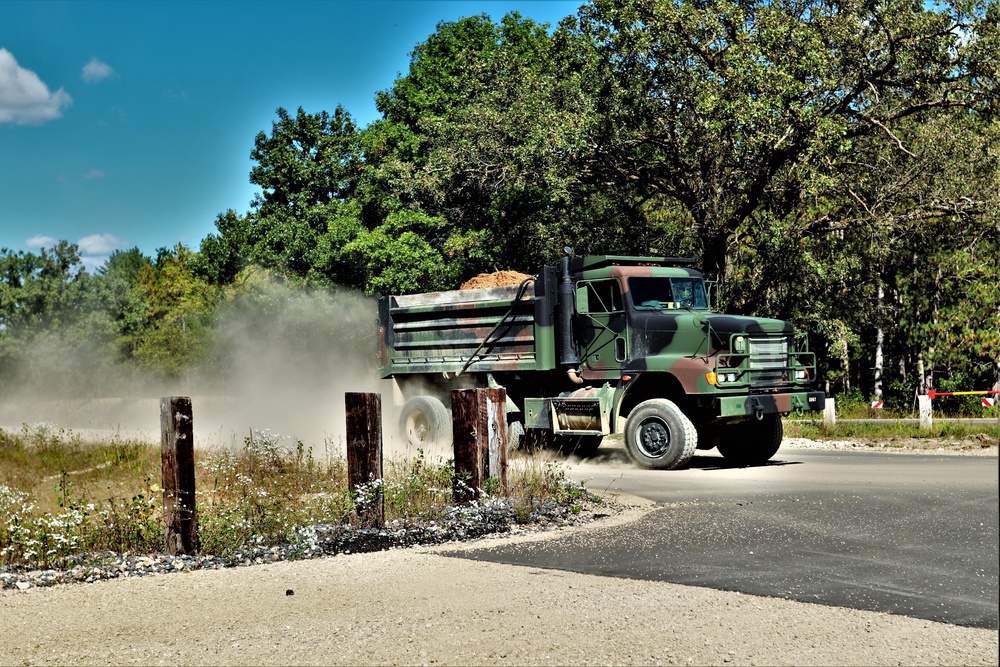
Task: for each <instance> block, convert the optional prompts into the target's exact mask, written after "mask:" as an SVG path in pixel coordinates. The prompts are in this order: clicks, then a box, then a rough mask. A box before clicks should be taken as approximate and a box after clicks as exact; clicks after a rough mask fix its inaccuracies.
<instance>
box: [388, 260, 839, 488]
mask: <svg viewBox="0 0 1000 667" xmlns="http://www.w3.org/2000/svg"><path fill="white" fill-rule="evenodd" d="M693 264H694V261H693V260H689V259H679V258H664V257H659V258H657V257H625V256H594V257H565V258H563V259H562V260H561V261H560V262H558V263H557V264H555V265H552V266H545V267H542V268H541V270H540V271H539V272H538V274H536V275H535V276H531V277H528V278H526V279H525V280H524V281H523V282H522V283H521V284H520V285H516V286H510V287H495V288H481V289H469V290H455V291H446V292H431V293H424V294H410V295H400V296H386V297H382V298H381V299H379V358H380V366H381V374H382V377H383V378H391V379H392V380H393V383H394V388H395V394H396V396H395V398H396V400H397V401H399V402H403V409H402V413H401V416H400V430H401V432H402V435H403V437H404V438H405V439H406V440H407V441H408V442H409V443H410V444H412V445H414V446H417V447H422V446H425V445H427V444H429V443H430V442H432V441H437V440H441V439H447V438H448V437H450V433H451V422H450V418H449V406H448V405H447V401H448V400H449V397H450V392H451V390H452V389H459V388H470V387H487V386H492V387H496V386H502V387H504V388H505V389H506V391H507V396H508V401H507V420H508V440H509V441H510V442H511V443H513V444H515V445H516V443H518V442H522V441H525V440H531V441H534V442H542V443H546V444H549V445H552V446H556V447H559V448H560V449H562V450H563V451H566V452H575V453H577V454H579V455H581V456H587V455H591V454H593V452H594V451H596V449H597V448H598V447H599V445H600V443H601V441H602V439H603V438H604V437H605V436H607V435H610V434H612V433H622V434H623V435H624V442H625V447H626V450H627V451H628V454H629V456H630V457H631V459H632V460H633V461H634V462H635V463H636V464H638V465H640V466H643V467H647V468H665V469H667V468H676V467H679V466H683V465H684V464H686V463H687V462H688V461H689V460H690V459H691V457H692V456H693V455H694V452H695V450H696V449H711V448H713V447H717V448H718V449H719V451H720V453H722V455H723V456H725V457H726V458H727V459H730V460H732V461H734V462H737V463H739V464H755V463H761V462H764V461H767V460H768V459H770V458H771V457H772V456H774V454H775V453H776V452H777V450H778V447H779V446H780V443H781V436H782V426H781V419H780V416H781V415H783V414H788V413H790V412H798V413H803V412H807V411H814V410H822V409H823V405H824V394H823V393H822V392H820V391H816V390H814V389H813V388H814V387H815V386H816V359H815V355H813V354H812V353H811V352H809V350H808V344H807V341H806V338H805V336H804V335H796V333H795V331H794V329H793V327H792V325H791V324H790V323H789V322H786V321H783V320H777V319H768V318H759V317H744V316H736V315H725V314H719V313H714V312H712V311H711V309H710V305H709V299H708V294H707V291H706V289H705V282H704V279H703V277H702V275H701V273H699V272H698V271H697V270H695V269H694V268H692V267H693Z"/></svg>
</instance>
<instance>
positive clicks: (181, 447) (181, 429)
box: [160, 396, 198, 556]
mask: <svg viewBox="0 0 1000 667" xmlns="http://www.w3.org/2000/svg"><path fill="white" fill-rule="evenodd" d="M160 433H161V440H160V443H161V446H160V452H161V456H162V459H163V473H162V474H163V479H162V484H163V528H164V530H163V550H164V551H166V552H167V553H168V554H170V555H172V556H185V555H187V556H193V555H194V554H196V553H198V515H197V512H196V509H195V495H194V422H193V421H192V414H191V399H190V398H188V397H186V396H167V397H164V398H161V399H160Z"/></svg>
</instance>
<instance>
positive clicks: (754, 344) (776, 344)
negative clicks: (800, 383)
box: [750, 336, 788, 384]
mask: <svg viewBox="0 0 1000 667" xmlns="http://www.w3.org/2000/svg"><path fill="white" fill-rule="evenodd" d="M787 368H788V339H787V338H769V337H763V336H758V337H754V336H751V337H750V378H751V381H752V382H753V383H754V384H758V383H765V384H766V383H770V384H777V383H779V382H782V381H783V380H785V379H786V378H785V377H784V374H785V370H786V369H787Z"/></svg>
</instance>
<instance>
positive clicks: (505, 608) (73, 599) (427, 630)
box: [0, 498, 998, 665]
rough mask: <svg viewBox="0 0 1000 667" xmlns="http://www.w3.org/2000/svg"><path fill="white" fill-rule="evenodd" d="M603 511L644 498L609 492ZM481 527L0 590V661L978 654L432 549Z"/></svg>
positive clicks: (929, 661) (782, 608)
mask: <svg viewBox="0 0 1000 667" xmlns="http://www.w3.org/2000/svg"><path fill="white" fill-rule="evenodd" d="M618 501H619V502H620V503H621V504H622V508H623V510H622V511H621V512H620V513H618V514H617V515H615V516H613V517H611V518H609V519H607V520H605V521H604V522H603V523H602V524H601V525H607V524H608V523H609V522H617V523H627V522H630V521H633V520H635V519H636V518H638V517H640V516H642V515H643V514H644V513H645V512H646V511H648V510H649V509H650V508H651V504H650V503H648V502H646V501H642V500H639V499H632V498H619V499H618ZM582 530H588V526H575V527H571V528H567V529H565V530H562V531H556V532H554V533H550V534H534V535H532V534H524V535H519V536H514V537H506V538H501V537H494V538H486V539H484V540H478V541H476V542H475V543H467V544H456V543H451V544H448V545H445V546H442V547H430V548H428V547H416V548H412V549H397V550H390V551H383V552H377V553H368V554H354V555H341V556H335V557H328V558H321V559H315V560H308V561H295V562H289V561H284V562H278V563H272V564H268V565H260V566H255V567H240V568H233V569H226V570H214V571H213V570H200V571H195V572H185V573H178V574H170V575H157V576H150V577H142V578H130V579H120V580H114V581H104V582H98V583H94V584H86V585H70V586H56V587H51V588H32V589H29V590H26V591H4V592H2V593H0V627H2V628H3V629H4V632H3V633H0V664H4V665H52V664H55V665H69V664H73V665H91V664H142V665H158V664H184V665H188V664H190V665H217V664H233V665H271V664H273V665H312V664H466V665H484V664H490V665H504V664H511V665H517V664H556V665H563V664H581V665H582V664H608V663H611V664H616V663H617V664H685V665H687V664H733V665H754V664H766V665H831V664H837V665H996V664H997V661H998V658H997V650H998V648H997V647H998V633H997V631H996V630H982V629H974V628H962V627H957V626H952V625H946V624H941V623H933V622H930V621H924V620H919V619H912V618H906V617H901V616H892V615H888V614H882V613H873V612H864V611H857V610H853V609H843V608H835V607H824V606H821V605H810V604H804V603H800V602H794V601H789V600H782V599H775V598H764V597H756V596H751V595H745V594H740V593H734V592H727V591H717V590H712V589H706V588H696V587H687V586H679V585H674V584H666V583H658V582H648V581H637V580H630V579H614V578H606V577H598V576H592V575H581V574H575V573H570V572H562V571H555V570H542V569H536V568H523V567H516V566H509V565H502V564H495V563H486V562H480V561H471V560H465V559H455V558H448V557H445V556H443V555H441V553H440V552H441V551H442V550H452V551H453V550H455V549H461V548H467V547H478V546H482V545H483V544H484V543H487V542H490V541H497V540H507V541H509V540H515V541H525V540H534V539H548V537H549V535H552V534H554V535H565V534H566V532H567V531H582Z"/></svg>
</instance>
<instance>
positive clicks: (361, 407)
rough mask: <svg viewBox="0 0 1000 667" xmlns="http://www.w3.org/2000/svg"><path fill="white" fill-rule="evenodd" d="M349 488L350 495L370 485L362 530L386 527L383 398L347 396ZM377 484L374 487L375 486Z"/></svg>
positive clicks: (363, 394)
mask: <svg viewBox="0 0 1000 667" xmlns="http://www.w3.org/2000/svg"><path fill="white" fill-rule="evenodd" d="M344 400H345V403H346V406H347V485H348V487H349V488H350V489H351V491H357V490H358V487H363V486H364V485H371V486H370V489H371V492H372V493H371V495H367V494H366V496H365V497H364V502H363V503H362V505H363V506H362V507H360V508H359V511H358V516H359V517H360V519H361V524H362V525H363V526H367V527H372V528H381V527H382V525H383V524H384V523H385V505H384V503H385V497H384V494H383V493H382V395H381V394H368V393H359V392H347V393H346V394H345V396H344ZM373 482H374V483H373Z"/></svg>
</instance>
